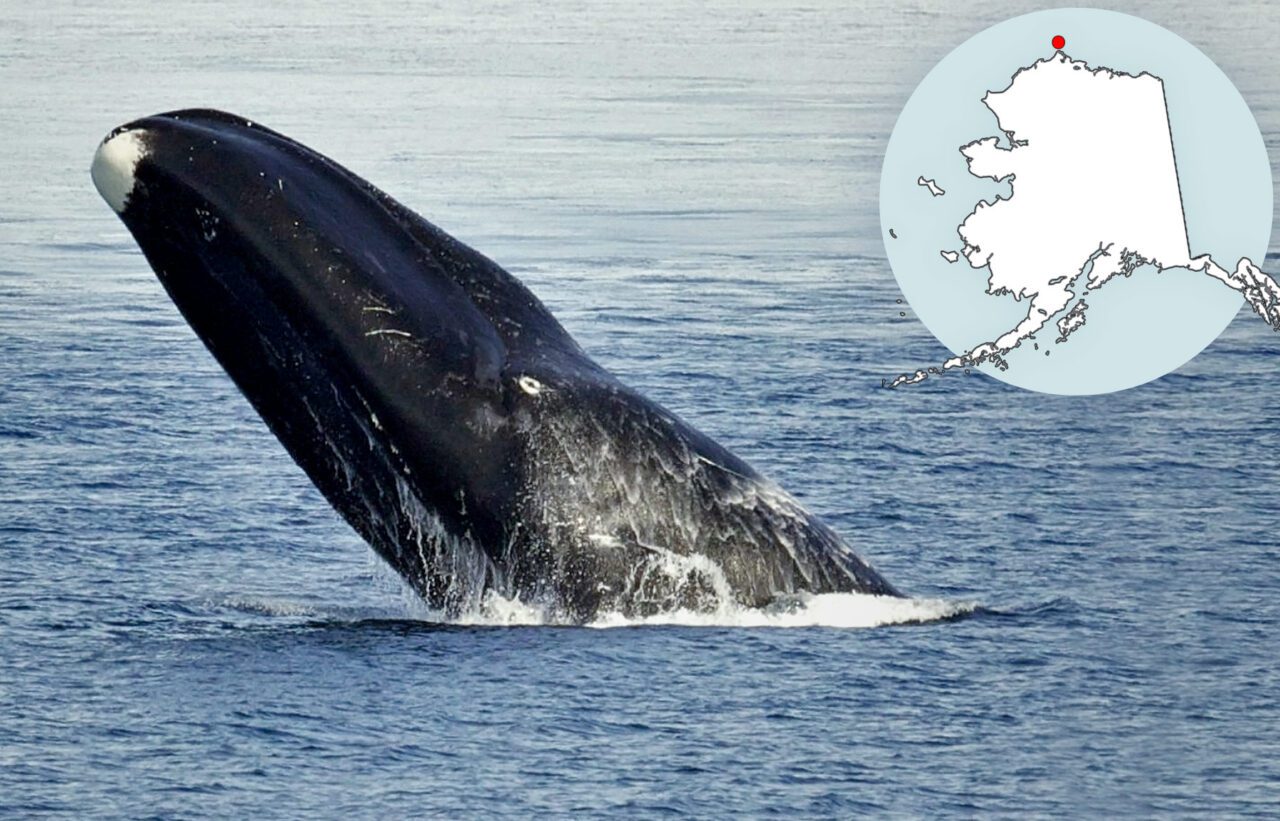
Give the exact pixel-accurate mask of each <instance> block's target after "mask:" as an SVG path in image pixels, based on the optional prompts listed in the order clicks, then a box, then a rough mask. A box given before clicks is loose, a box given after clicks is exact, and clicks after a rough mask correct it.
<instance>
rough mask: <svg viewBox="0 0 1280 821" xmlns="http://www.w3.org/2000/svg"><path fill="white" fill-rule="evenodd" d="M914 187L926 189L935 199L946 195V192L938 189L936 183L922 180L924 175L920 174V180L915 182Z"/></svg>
mask: <svg viewBox="0 0 1280 821" xmlns="http://www.w3.org/2000/svg"><path fill="white" fill-rule="evenodd" d="M916 185H918V186H920V187H921V188H928V189H929V193H930V194H933V195H934V196H935V197H941V196H942V195H943V194H945V193H947V192H946V191H943V190H942V189H941V188H940V187H938V183H937V182H936V181H934V180H926V179H925V178H924V174H921V175H920V179H918V180H916Z"/></svg>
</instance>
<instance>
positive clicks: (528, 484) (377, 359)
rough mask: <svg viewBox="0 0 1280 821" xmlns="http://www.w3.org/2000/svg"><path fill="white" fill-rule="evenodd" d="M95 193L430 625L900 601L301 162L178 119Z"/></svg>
mask: <svg viewBox="0 0 1280 821" xmlns="http://www.w3.org/2000/svg"><path fill="white" fill-rule="evenodd" d="M92 177H93V181H94V183H95V185H96V187H97V189H98V191H99V192H100V193H101V195H102V196H103V198H104V199H105V200H106V201H107V203H108V204H109V205H110V206H111V207H112V208H113V209H114V210H115V211H116V212H117V214H118V215H119V216H120V218H121V219H122V220H123V221H124V224H125V225H126V226H127V227H128V229H129V231H130V232H131V233H132V234H133V236H134V238H135V239H136V240H137V243H138V245H139V246H140V247H141V249H142V252H143V254H144V255H145V256H146V259H147V261H148V262H149V263H150V264H151V267H152V268H153V269H154V270H155V273H156V276H157V277H158V278H159V280H160V282H161V284H162V285H163V286H164V288H165V290H166V291H167V292H168V293H169V296H170V297H171V298H172V299H173V301H174V302H175V303H176V304H177V307H178V309H179V310H180V311H181V312H182V314H183V316H184V317H185V318H186V320H187V321H188V322H189V323H190V324H191V327H192V328H193V329H194V330H195V332H196V334H197V335H198V336H199V337H200V339H201V340H203V342H204V344H205V345H206V346H207V347H208V349H209V351H210V352H211V353H212V354H213V356H214V357H215V358H216V359H217V361H218V362H219V363H220V364H221V365H222V367H223V368H225V369H226V371H227V373H228V374H229V375H230V376H231V378H232V380H234V382H235V384H236V385H237V386H238V387H239V389H240V390H241V392H243V394H244V395H245V397H246V398H247V399H248V400H249V402H250V403H252V405H253V407H254V408H255V409H256V410H257V411H258V413H259V414H260V415H261V416H262V418H263V420H265V421H266V423H267V426H268V427H269V428H270V429H271V431H272V432H273V433H274V434H275V435H276V437H277V438H279V440H280V442H281V443H282V444H283V445H284V446H285V448H286V449H287V450H288V452H289V453H290V454H291V455H292V456H293V458H294V459H295V460H296V461H297V463H298V464H299V465H300V466H301V467H302V469H303V470H304V471H305V472H306V474H307V475H308V476H309V477H310V478H311V480H312V481H313V482H314V483H315V484H316V486H317V487H318V488H319V489H320V490H321V492H322V493H323V494H324V495H325V497H326V498H327V499H328V500H329V502H330V503H332V505H333V506H334V507H335V508H336V509H337V510H338V511H339V512H340V513H341V514H342V516H343V517H344V518H345V519H346V520H347V521H348V522H349V523H350V524H351V526H352V527H353V528H355V530H356V531H357V532H358V533H359V534H360V535H361V536H362V537H363V538H364V539H365V540H366V541H367V542H368V543H369V544H370V545H371V546H372V547H373V549H374V550H375V551H376V552H377V553H378V555H380V556H381V557H382V558H383V559H385V560H386V561H387V562H388V563H389V564H390V565H391V566H392V567H394V568H395V569H396V570H397V571H398V572H399V573H400V574H401V575H402V576H403V577H404V578H405V579H406V580H407V581H408V582H409V584H411V585H412V586H413V587H414V588H415V589H416V590H417V592H418V593H419V594H420V595H421V596H422V597H423V598H424V599H425V600H426V602H427V603H428V604H429V605H430V606H432V607H434V608H438V609H440V610H443V611H445V612H446V613H450V614H456V613H458V612H459V611H463V610H466V609H467V608H470V607H474V606H477V605H478V604H480V603H481V601H482V599H483V597H484V596H486V595H488V594H489V593H490V592H493V593H497V594H499V595H502V596H505V597H507V598H516V599H519V600H521V601H524V602H527V603H530V604H534V605H537V606H540V607H543V608H546V609H547V610H548V611H549V612H550V613H552V614H553V615H554V616H555V617H557V618H560V619H563V620H567V621H579V622H581V621H586V620H590V619H591V618H592V617H593V616H595V615H596V614H597V613H599V612H601V611H602V610H617V611H621V612H623V613H626V614H631V615H648V614H652V613H654V612H657V611H662V610H667V609H672V608H676V607H689V608H696V609H709V608H713V607H715V606H718V605H720V604H723V603H725V601H726V599H732V600H733V601H734V602H736V603H738V604H741V605H745V606H764V605H768V604H770V603H771V602H774V601H776V600H779V599H782V600H784V601H785V600H786V599H787V598H788V597H792V596H795V595H796V594H802V593H805V592H812V593H823V592H843V591H858V592H868V593H876V594H887V595H898V594H897V593H896V591H895V590H894V588H893V587H892V586H891V585H890V584H889V583H888V582H886V581H885V580H884V579H883V578H881V576H880V575H879V574H878V573H876V572H875V571H874V570H873V569H871V567H870V566H868V565H867V564H866V563H865V562H864V561H862V560H861V559H860V558H859V557H858V556H857V555H855V554H854V552H853V551H852V550H851V549H850V548H849V547H848V545H846V544H845V542H844V541H842V540H841V539H840V537H839V536H837V535H836V534H835V533H834V532H833V531H832V530H831V529H830V528H829V527H827V526H826V525H825V524H823V523H822V522H821V521H819V520H818V519H817V518H815V517H814V516H813V515H811V514H810V513H808V512H807V511H806V510H805V509H804V508H803V507H801V505H800V504H799V503H798V502H797V501H796V500H795V499H794V498H792V497H791V496H790V495H788V494H787V493H786V492H784V491H783V490H782V489H781V488H779V487H778V486H777V485H776V484H774V483H773V482H771V481H769V480H768V479H766V478H764V477H763V476H761V475H760V474H759V473H757V472H756V471H755V470H753V469H752V468H751V467H750V466H749V465H748V464H746V463H745V462H744V461H742V460H741V459H739V458H737V457H736V456H734V455H733V454H732V453H730V452H729V451H727V450H725V449H724V448H723V447H721V446H720V445H718V444H716V442H714V441H712V440H711V439H710V438H708V437H707V436H705V435H704V434H702V433H700V432H699V431H697V430H695V429H694V428H693V427H691V426H690V425H688V424H687V423H685V422H684V421H682V420H681V419H679V418H678V417H677V416H676V415H675V414H673V413H671V412H670V411H668V410H666V409H665V408H663V407H662V406H660V405H658V404H657V403H655V402H653V401H650V400H649V399H646V398H645V397H643V396H641V395H640V394H638V393H637V392H636V391H634V390H632V389H630V388H628V387H627V386H626V385H624V384H622V383H621V382H619V381H618V380H617V379H616V378H615V377H613V376H612V375H611V374H610V373H608V372H607V371H606V370H604V369H603V368H601V367H600V366H599V365H597V364H596V363H595V362H593V361H592V360H591V359H590V358H589V357H588V356H587V355H586V354H585V353H584V352H583V351H582V349H581V348H579V347H578V345H577V344H576V343H575V342H574V340H573V339H572V338H571V337H570V336H569V334H568V333H567V332H566V331H565V330H564V328H562V327H561V326H560V324H559V323H558V322H557V321H556V320H555V319H554V318H553V317H552V315H551V314H550V312H548V311H547V309H546V308H544V307H543V305H542V303H540V302H539V301H538V299H537V298H536V297H535V296H534V295H533V294H532V293H531V292H530V291H529V290H528V289H526V288H525V287H524V285H522V284H521V283H520V282H519V281H518V280H517V279H516V278H515V277H513V276H511V275H510V274H509V273H507V272H506V271H505V270H503V269H502V268H501V267H500V266H498V265H497V264H496V263H494V262H493V261H492V260H490V259H488V258H486V257H485V256H483V255H481V254H479V253H477V252H476V251H474V250H472V249H471V248H469V247H467V246H466V245H464V244H462V243H461V242H459V241H457V240H455V239H454V238H453V237H451V236H449V235H448V234H446V233H445V232H443V231H441V230H440V229H439V228H437V227H435V226H434V225H432V224H431V223H429V222H427V221H426V220H424V219H423V218H421V217H419V216H418V215H416V214H414V213H413V212H411V211H409V210H408V209H407V208H405V207H404V206H402V205H400V204H399V203H398V202H396V201H395V200H393V199H392V198H391V197H389V196H387V195H386V194H385V193H383V192H382V191H380V190H378V189H377V188H375V187H373V186H372V185H370V184H369V183H367V182H365V181H364V180H362V179H360V178H359V177H357V176H356V175H354V174H352V173H351V172H349V171H347V170H346V169H344V168H343V167H342V166H340V165H338V164H337V163H335V162H333V161H332V160H330V159H328V158H326V157H324V156H322V155H320V154H318V153H316V152H315V151H312V150H311V149H309V148H306V147H305V146H303V145H300V144H299V143H297V142H295V141H293V140H291V139H289V138H288V137H285V136H284V135H282V134H279V133H276V132H274V131H271V130H269V129H267V128H264V127H262V126H261V125H259V124H257V123H254V122H251V121H249V120H245V119H243V118H241V117H237V116H234V115H231V114H226V113H223V112H218V111H211V110H188V111H175V112H171V113H167V114H160V115H156V116H153V117H146V118H144V119H140V120H137V121H135V122H131V123H128V124H126V125H123V126H121V127H119V128H117V129H115V130H114V131H112V132H111V133H110V134H109V135H108V136H107V138H106V139H105V140H103V142H102V143H101V145H100V146H99V147H98V149H97V153H96V154H95V156H94V159H93V165H92Z"/></svg>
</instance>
